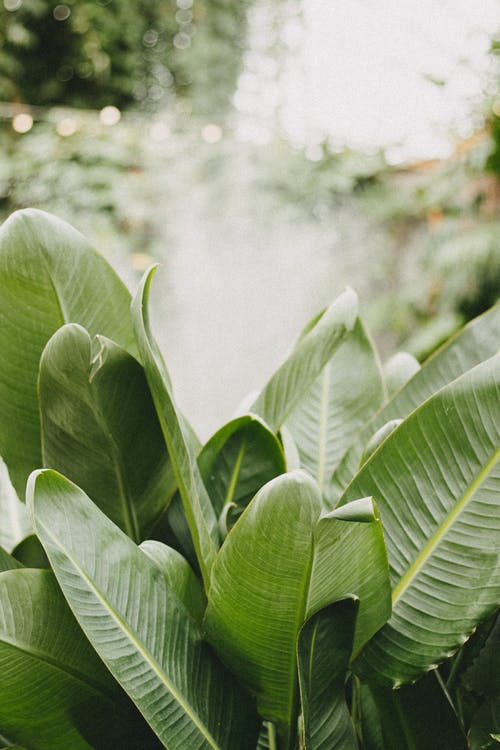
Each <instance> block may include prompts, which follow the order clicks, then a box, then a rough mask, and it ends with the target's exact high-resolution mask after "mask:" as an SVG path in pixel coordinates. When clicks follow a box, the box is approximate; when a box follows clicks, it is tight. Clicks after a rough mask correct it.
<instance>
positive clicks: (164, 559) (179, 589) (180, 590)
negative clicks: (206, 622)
mask: <svg viewBox="0 0 500 750" xmlns="http://www.w3.org/2000/svg"><path fill="white" fill-rule="evenodd" d="M139 549H141V550H142V551H143V552H145V553H146V555H148V557H150V558H151V560H152V561H153V562H154V563H155V565H156V566H157V567H158V568H159V569H160V570H161V572H162V573H163V575H164V576H165V580H166V582H167V584H168V586H169V587H170V588H171V589H172V591H174V592H175V594H176V595H177V597H178V598H179V599H180V600H181V602H182V603H183V604H184V606H185V607H186V609H187V611H188V612H189V614H190V615H191V617H192V618H193V620H194V621H195V622H197V623H201V620H202V619H203V615H204V613H205V608H206V606H207V599H206V596H205V592H204V591H203V587H202V585H201V583H200V582H199V580H198V579H197V578H196V576H195V574H194V573H193V570H192V568H191V566H190V565H189V563H188V562H187V560H185V559H184V558H183V557H182V555H181V554H180V553H179V552H177V550H175V549H172V547H167V545H166V544H162V542H157V541H154V540H152V539H148V540H147V541H145V542H142V544H140V545H139Z"/></svg>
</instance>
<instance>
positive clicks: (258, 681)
mask: <svg viewBox="0 0 500 750" xmlns="http://www.w3.org/2000/svg"><path fill="white" fill-rule="evenodd" d="M352 505H353V506H357V504H356V503H353V504H352ZM341 510H342V511H344V510H345V515H346V517H347V516H349V514H350V513H352V515H353V516H355V517H356V518H357V519H358V520H359V513H357V512H356V511H357V510H359V509H358V508H357V507H355V508H354V509H352V508H347V507H346V508H345V509H341ZM320 512H321V495H320V492H319V488H318V486H317V484H316V483H315V482H314V480H313V479H312V478H311V477H310V476H309V475H308V474H306V473H305V472H304V471H294V472H291V473H289V474H284V475H282V476H280V477H277V478H276V479H273V480H272V481H271V482H269V483H268V484H266V485H265V486H264V487H263V488H262V489H261V490H260V492H259V493H258V494H257V495H256V496H255V498H254V499H253V500H252V501H251V503H250V504H249V505H248V506H247V508H246V510H245V511H244V512H243V514H242V516H241V517H240V519H239V520H238V521H237V522H236V524H235V526H234V527H233V528H232V529H231V531H230V532H229V534H228V536H227V538H226V541H225V542H224V544H223V546H222V548H221V550H220V551H219V554H218V556H217V558H216V561H215V564H214V567H213V570H212V579H211V587H210V590H209V593H208V607H207V613H206V616H205V628H206V631H207V634H208V637H209V639H210V640H211V642H212V643H213V644H214V646H215V648H216V649H217V651H218V653H219V655H220V657H221V659H222V660H224V661H225V662H226V663H227V664H228V665H229V667H230V668H231V670H232V671H233V672H234V673H235V674H236V675H237V676H238V677H239V678H240V680H241V681H242V682H243V684H245V685H247V686H248V688H249V689H250V690H251V692H254V693H255V694H256V695H257V705H258V707H259V710H260V713H261V715H262V716H263V717H264V718H265V719H268V720H269V721H272V722H274V723H275V724H276V725H277V730H278V735H279V736H280V737H281V742H282V743H283V746H284V747H285V748H288V747H291V746H293V741H294V735H295V724H294V717H295V716H296V712H297V707H298V678H297V664H296V641H297V635H298V632H299V630H300V628H301V627H302V625H303V623H304V622H305V620H306V619H307V618H308V617H309V616H311V615H312V614H314V612H315V611H316V610H317V609H319V608H320V607H324V606H326V605H328V604H330V603H331V602H332V601H334V600H336V599H341V598H345V597H346V596H353V595H354V596H356V595H357V594H358V591H357V590H356V589H358V588H359V589H360V588H362V585H366V586H369V585H370V581H372V582H373V583H376V584H377V585H378V584H379V583H380V582H381V581H382V582H384V575H385V586H384V585H383V583H382V587H381V588H380V589H379V590H377V602H376V603H374V602H373V600H372V602H369V603H368V607H367V609H366V613H365V620H364V626H361V628H360V632H361V634H362V635H361V636H360V639H361V642H363V637H364V636H363V634H365V635H366V633H370V634H371V633H373V632H374V631H375V630H376V629H377V628H378V627H380V626H381V625H382V623H383V622H384V621H385V620H386V619H387V616H388V609H387V607H388V604H389V605H390V601H389V587H388V586H389V584H388V576H387V560H386V557H385V553H384V550H383V541H382V540H381V536H380V523H379V522H378V521H377V520H376V517H375V516H374V517H373V519H372V522H371V523H370V522H368V523H364V522H363V523H357V522H351V521H348V520H339V519H338V518H336V517H335V518H326V519H323V518H321V519H320V518H319V516H320ZM361 515H363V519H364V520H367V519H366V517H365V516H364V514H361ZM318 519H319V520H318ZM372 524H373V526H375V527H376V528H375V531H374V533H373V534H372V538H371V539H370V536H369V535H368V536H367V535H366V533H365V532H366V529H367V528H368V527H370V526H372ZM349 527H352V529H351V528H349ZM357 534H360V536H357ZM317 536H318V538H319V540H320V541H319V543H318V544H316V542H317V539H316V537H317ZM322 540H324V544H323V543H322ZM380 541H382V553H383V554H382V555H381V556H380V555H377V554H375V553H373V551H372V550H371V549H370V548H369V547H368V543H369V544H375V545H378V544H379V543H380ZM367 542H368V543H367ZM363 544H365V548H364V554H365V555H366V562H365V561H364V560H361V555H360V550H361V549H362V545H363ZM336 550H338V551H339V555H340V554H345V555H346V559H345V560H344V561H341V560H340V557H339V558H338V557H337V555H336ZM349 555H350V557H349ZM347 558H348V559H347ZM360 560H361V566H360V568H359V570H356V569H355V568H356V565H357V564H358V562H360ZM378 564H381V565H382V574H381V573H380V571H379V570H378V569H376V567H375V566H376V565H378ZM337 572H338V574H337ZM346 572H348V575H345V574H346ZM361 593H362V594H364V593H365V592H364V591H362V592H361ZM367 620H369V621H370V622H368V621H367Z"/></svg>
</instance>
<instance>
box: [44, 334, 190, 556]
mask: <svg viewBox="0 0 500 750" xmlns="http://www.w3.org/2000/svg"><path fill="white" fill-rule="evenodd" d="M39 394H40V413H41V430H42V458H43V465H44V466H46V467H50V468H52V469H56V470H57V471H60V472H61V473H62V474H64V475H65V476H67V477H68V478H69V479H71V480H72V481H74V482H75V483H76V484H78V486H80V487H81V488H82V489H83V490H84V491H85V492H86V493H87V494H88V495H89V496H90V497H91V498H92V500H93V501H94V502H95V503H96V505H98V506H99V507H100V508H101V510H102V511H103V512H104V513H106V515H107V516H108V517H109V518H111V520H112V521H113V522H114V523H116V524H117V526H119V527H120V528H121V529H122V530H123V531H125V532H126V533H127V534H128V535H129V536H130V537H131V538H132V539H134V541H136V542H139V541H141V540H142V539H144V538H145V537H146V536H147V534H148V532H149V529H150V528H151V527H152V526H153V524H154V522H155V521H156V519H157V518H158V516H159V515H160V513H161V512H162V510H163V509H164V507H165V506H166V505H167V501H168V499H169V496H170V494H171V493H172V491H173V488H175V477H174V476H173V472H172V469H171V467H170V464H169V461H168V455H167V451H166V448H165V443H164V440H163V435H162V433H161V429H160V425H159V423H158V419H157V417H156V412H155V409H154V405H153V402H152V399H151V396H150V393H149V388H148V384H147V381H146V377H145V375H144V370H143V369H142V367H141V366H140V365H139V363H138V362H137V360H135V359H134V358H133V357H132V356H131V355H130V354H128V353H127V352H126V351H125V350H124V349H122V348H121V347H119V346H117V345H116V344H114V343H113V342H112V341H110V340H109V339H107V338H104V337H103V336H98V337H96V338H95V339H94V340H92V339H91V337H90V336H89V334H88V333H87V331H86V330H85V329H84V328H82V327H81V326H79V325H74V324H71V325H66V326H63V327H62V328H61V329H59V330H58V331H57V332H56V333H55V334H54V336H52V338H51V339H50V341H49V342H48V344H47V346H46V347H45V349H44V352H43V354H42V358H41V362H40V376H39ZM169 493H170V494H169Z"/></svg>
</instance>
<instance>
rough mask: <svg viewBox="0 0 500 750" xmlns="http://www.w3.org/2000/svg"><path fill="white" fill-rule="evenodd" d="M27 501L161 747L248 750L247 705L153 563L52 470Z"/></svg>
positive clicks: (251, 718) (97, 642) (89, 625)
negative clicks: (239, 749)
mask: <svg viewBox="0 0 500 750" xmlns="http://www.w3.org/2000/svg"><path fill="white" fill-rule="evenodd" d="M28 498H29V503H30V506H31V510H32V512H33V515H34V522H35V528H36V530H37V533H38V535H39V537H40V539H41V540H42V542H43V544H44V547H45V549H46V551H47V554H48V556H49V559H50V561H51V564H52V566H53V569H54V572H55V574H56V576H57V578H58V581H59V584H60V586H61V588H62V590H63V591H64V594H65V596H66V598H67V600H68V602H69V604H70V606H71V608H72V609H73V612H74V613H75V615H76V617H77V619H78V621H79V624H80V625H81V627H82V628H83V630H84V631H85V633H86V635H87V637H88V639H89V640H90V642H91V643H92V645H93V646H94V648H95V649H96V651H97V652H98V654H99V655H100V657H101V659H102V660H103V661H104V662H105V664H106V665H107V667H108V669H109V670H110V672H111V673H112V674H113V675H114V676H115V678H116V679H117V680H118V681H119V682H120V683H121V685H122V686H123V688H124V689H125V690H126V691H127V693H128V694H129V695H130V697H131V698H132V700H133V701H134V702H135V703H136V705H137V706H138V708H139V709H140V711H141V713H142V714H143V715H144V717H145V718H146V720H147V721H148V722H149V724H150V725H151V727H152V728H153V729H154V731H155V732H156V734H157V735H158V737H159V738H160V740H161V741H162V742H163V743H164V745H165V746H166V747H168V748H170V750H185V749H186V748H188V747H189V748H190V750H209V749H211V750H234V748H235V747H238V748H241V750H253V748H254V747H255V744H256V741H257V730H258V722H257V717H256V715H255V714H254V711H253V707H252V703H251V701H250V700H249V698H248V697H247V696H246V695H245V694H244V693H243V692H242V690H241V689H240V688H239V686H238V685H237V684H236V683H235V682H234V681H233V680H232V678H231V676H230V675H229V674H228V673H227V672H226V671H225V670H224V669H223V667H222V666H221V665H220V663H219V662H218V661H217V660H216V658H215V656H214V654H213V653H212V652H211V651H210V649H209V648H208V647H207V646H206V644H204V643H203V642H202V640H201V637H200V632H199V629H198V627H197V625H196V624H195V622H194V620H193V619H192V617H191V616H190V614H189V613H188V611H187V609H186V607H185V605H184V604H183V603H182V601H181V600H180V599H179V598H178V597H177V596H176V594H175V592H174V591H173V590H172V588H170V587H169V586H168V584H167V580H166V577H165V575H164V573H163V571H161V570H160V569H159V567H158V565H157V561H155V562H153V560H151V559H150V557H149V556H148V555H147V554H145V553H144V552H143V551H142V550H141V549H139V548H138V547H137V546H136V545H135V544H134V543H133V542H132V540H131V539H130V538H129V537H128V536H126V535H125V534H124V533H123V532H122V531H121V530H120V529H119V528H118V527H117V526H115V525H114V524H113V523H112V522H111V521H110V520H109V519H108V518H107V517H106V516H104V515H103V514H102V512H101V511H100V510H99V509H98V508H97V507H96V506H95V505H94V504H93V503H92V502H91V501H90V499H89V498H88V497H87V496H86V495H85V494H84V493H83V492H82V491H81V490H80V489H79V488H78V487H76V486H75V485H74V484H72V483H71V482H69V481H68V480H67V479H65V478H64V477H62V476H61V475H60V474H57V473H56V472H53V471H43V472H36V473H35V474H33V475H32V476H31V478H30V482H29V485H28Z"/></svg>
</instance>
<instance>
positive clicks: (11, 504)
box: [0, 458, 31, 551]
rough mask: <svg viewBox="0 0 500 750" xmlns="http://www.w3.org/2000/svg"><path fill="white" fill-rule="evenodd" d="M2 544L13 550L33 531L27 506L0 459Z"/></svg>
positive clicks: (0, 539) (0, 533) (0, 531)
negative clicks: (17, 492)
mask: <svg viewBox="0 0 500 750" xmlns="http://www.w3.org/2000/svg"><path fill="white" fill-rule="evenodd" d="M0 519H1V522H0V544H1V545H2V547H5V549H6V550H9V551H10V550H12V549H13V548H14V547H15V546H16V544H18V542H20V541H21V540H22V539H24V537H25V536H27V535H28V534H29V533H30V531H31V521H30V518H29V514H28V511H27V510H26V506H25V505H24V503H22V502H21V501H20V500H19V498H18V496H17V494H16V491H15V489H14V487H13V486H12V484H11V481H10V478H9V472H8V471H7V467H6V466H5V464H4V462H3V461H2V459H1V458H0Z"/></svg>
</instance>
